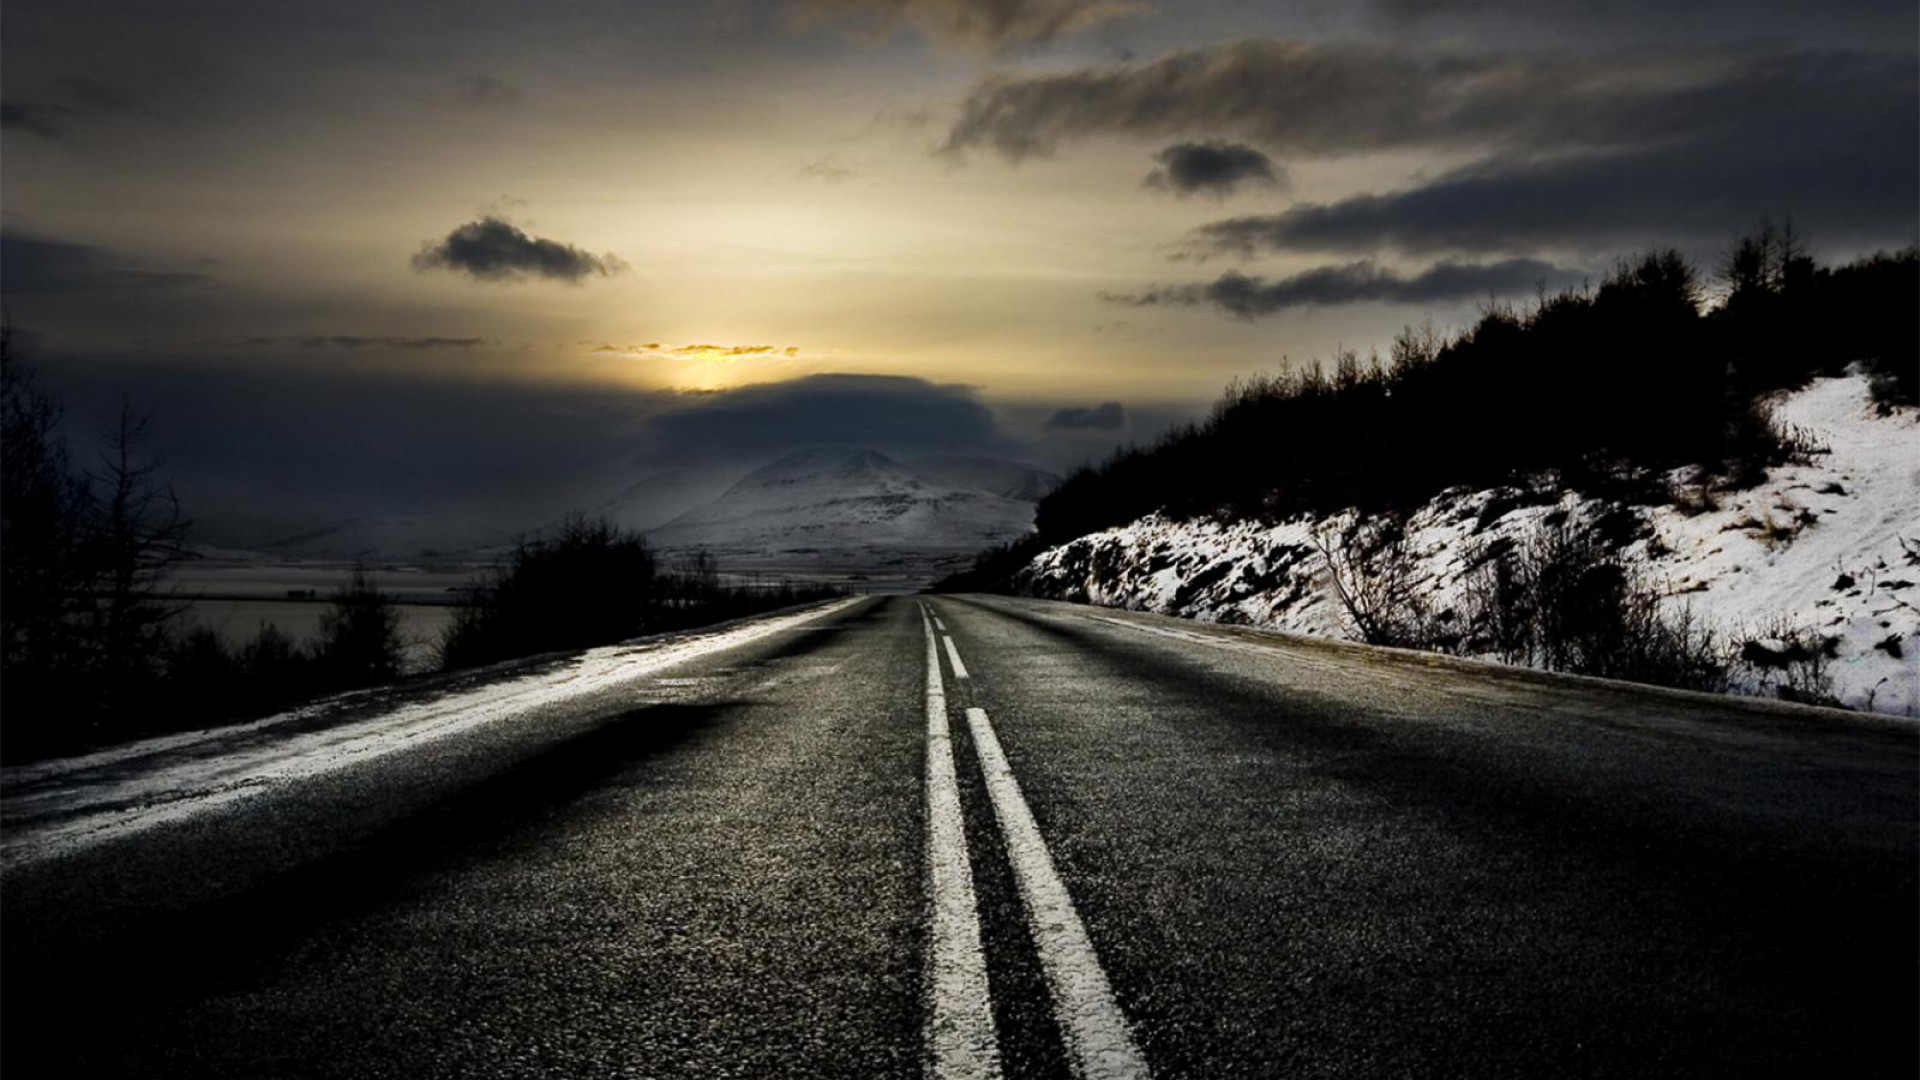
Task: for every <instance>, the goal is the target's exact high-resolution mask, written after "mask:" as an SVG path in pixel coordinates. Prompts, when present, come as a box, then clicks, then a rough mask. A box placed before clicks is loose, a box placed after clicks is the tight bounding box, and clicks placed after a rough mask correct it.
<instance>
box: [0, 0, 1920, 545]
mask: <svg viewBox="0 0 1920 1080" xmlns="http://www.w3.org/2000/svg"><path fill="white" fill-rule="evenodd" d="M1917 42H1920V13H1917V12H1916V8H1915V6H1914V5H1913V4H1912V3H1911V0H1826V2H1823V3H1818V4H1814V3H1806V2H1788V0H1697V2H1694V3H1689V4H1675V3H1671V2H1670V0H1354V2H1351V3H1335V2H1330V0H1328V2H1321V0H1303V2H1298V3H1262V2H1249V0H1215V2H1208V0H1193V2H1185V3H1180V4H1173V3H1167V2H1162V3H1151V2H1145V0H686V2H683V3H671V4H669V3H646V2H641V0H619V2H615V0H550V2H543V3H531V2H527V3H517V2H507V0H465V2H460V3H439V2H432V0H429V2H423V3H417V4H406V5H396V4H390V3H386V2H371V0H339V2H333V3H328V4H281V3H263V2H245V3H241V2H232V3H225V2H182V3H175V4H156V3H152V2H150V0H139V2H135V0H92V2H88V3H84V4H77V3H73V2H71V0H9V2H8V3H7V4H6V5H5V7H4V9H0V76H3V77H0V291H3V292H4V293H5V302H6V307H7V312H8V315H9V317H10V318H11V320H12V322H13V324H14V326H15V328H16V331H17V337H18V340H20V341H21V342H23V343H24V344H25V345H26V347H27V352H28V354H29V356H30V357H31V358H32V359H33V360H34V361H35V362H36V363H37V364H38V365H39V366H40V368H41V369H42V372H43V375H44V377H45V378H46V380H47V382H48V384H49V385H50V386H53V387H54V388H56V389H57V390H59V391H60V392H61V393H62V394H63V396H65V397H66V398H67V399H68V403H69V406H70V411H71V413H72V416H73V419H74V422H75V424H76V426H78V427H85V426H86V425H89V424H93V425H97V424H98V423H99V422H100V420H101V418H102V417H103V416H104V414H105V413H106V412H107V411H109V410H110V409H111V408H113V407H114V406H115V405H116V404H117V403H118V402H119V401H121V400H126V401H128V402H130V403H131V404H133V405H134V406H135V407H136V408H138V409H140V410H141V411H145V412H149V413H151V414H152V415H153V421H152V430H153V433H154V434H153V439H154V442H155V444H156V445H155V450H156V452H159V453H162V454H164V455H165V457H166V458H167V461H168V464H169V468H170V469H171V470H172V475H174V477H175V480H176V485H177V486H178V488H179V489H180V491H181V495H182V498H183V499H184V500H186V501H187V502H188V504H189V509H190V512H192V513H193V515H194V516H195V517H196V519H198V520H199V521H200V522H201V524H202V527H203V532H206V533H208V535H209V536H210V538H213V539H225V540H231V541H233V542H245V541H248V540H252V539H259V538H261V537H266V536H269V535H272V534H274V533H275V532H276V531H283V530H285V531H297V530H299V529H302V528H308V527H313V526H314V525H316V524H319V523H324V522H325V521H327V520H331V519H334V518H338V517H340V516H341V515H350V514H357V513H375V512H391V511H392V510H393V509H394V508H395V507H410V508H414V509H416V510H418V509H421V508H426V509H427V510H430V511H433V512H441V511H444V512H445V513H447V514H448V515H449V516H450V518H451V517H457V516H458V515H459V514H461V513H467V514H471V515H474V516H477V517H485V518H491V519H498V520H515V519H525V520H529V521H531V520H536V519H538V518H539V517H541V516H542V515H549V514H551V513H554V512H555V511H556V510H557V509H559V508H564V507H567V506H583V505H591V504H593V503H594V502H595V500H597V499H601V498H605V497H608V496H610V495H612V494H613V493H615V492H618V491H620V490H623V489H624V488H625V487H626V486H627V485H628V484H629V483H632V482H633V481H634V480H635V478H639V477H645V476H649V475H658V474H660V473H661V472H663V471H664V472H679V473H683V474H688V475H692V474H696V473H698V474H702V475H706V474H712V475H715V476H718V475H722V474H725V473H727V472H728V471H729V470H732V471H734V472H737V471H738V470H739V469H741V468H745V467H750V466H752V465H755V464H759V463H761V462H763V461H765V460H767V459H769V458H770V457H772V456H776V455H777V454H778V453H780V452H782V451H783V450H785V449H791V448H798V447H801V446H805V445H813V444H818V443H821V442H837V443H847V444H860V445H873V446H876V447H878V448H880V449H883V450H887V451H889V452H895V453H899V454H903V455H906V456H913V455H921V456H931V455H937V454H991V455H994V456H1004V457H1012V458H1018V459H1021V460H1027V461H1032V462H1036V463H1038V464H1042V465H1045V466H1047V467H1050V468H1053V469H1055V470H1065V469H1068V468H1070V467H1071V466H1072V465H1074V464H1075V463H1077V462H1079V461H1081V460H1084V459H1086V458H1087V457H1089V456H1097V455H1100V454H1104V453H1105V452H1107V451H1108V450H1110V449H1111V448H1112V447H1113V446H1115V445H1116V444H1118V443H1122V442H1125V441H1128V440H1133V439H1144V438H1150V437H1152V436H1153V435H1154V434H1156V433H1157V432H1159V431H1161V430H1163V429H1164V428H1165V427H1166V426H1167V425H1169V424H1171V423H1174V422H1177V421H1180V420H1183V419H1186V418H1190V417H1193V416H1197V415H1200V414H1201V413H1203V412H1204V410H1205V408H1206V406H1207V404H1208V402H1209V401H1210V400H1211V399H1212V398H1213V397H1214V396H1215V395H1216V394H1217V393H1218V392H1219V390H1220V389H1221V388H1222V386H1224V385H1225V384H1226V383H1227V382H1228V381H1229V380H1231V379H1233V378H1235V377H1236V376H1243V375H1246V374H1250V373H1254V372H1263V371H1272V370H1274V369H1276V368H1278V367H1281V366H1284V365H1286V364H1290V363H1302V362H1306V361H1308V360H1311V359H1313V358H1316V357H1326V356H1328V355H1330V354H1332V353H1333V352H1334V351H1335V350H1337V349H1340V348H1343V347H1350V348H1356V349H1359V350H1360V351H1361V352H1362V353H1364V352H1366V351H1368V350H1369V349H1372V348H1376V347H1377V348H1381V349H1384V348H1385V347H1386V346H1387V344H1388V343H1389V342H1390V341H1391V339H1392V337H1393V335H1394V333H1395V332H1396V331H1398V330H1399V329H1400V328H1401V327H1403V326H1406V325H1409V324H1420V323H1423V322H1426V321H1431V322H1432V323H1433V324H1434V325H1435V326H1437V327H1438V328H1440V329H1443V330H1444V329H1449V328H1455V327H1460V326H1464V325H1467V324H1470V323H1471V321H1472V320H1473V319H1474V317H1475V316H1476V314H1477V312H1478V311H1480V310H1481V309H1482V308H1483V307H1484V306H1485V305H1487V304H1488V303H1490V302H1496V301H1503V300H1504V301H1522V302H1524V301H1525V300H1526V299H1527V298H1529V297H1531V296H1533V295H1535V294H1536V293H1537V292H1538V291H1539V290H1540V289H1542V288H1557V287H1561V286H1565V285H1577V284H1580V283H1582V282H1586V281H1592V280H1594V279H1596V278H1597V277H1598V276H1600V275H1603V274H1604V273H1605V272H1606V270H1607V268H1608V267H1609V266H1611V265H1612V264H1613V262H1614V261H1615V260H1616V259H1618V258H1620V257H1622V256H1624V255H1627V254H1630V253H1632V252H1634V251H1637V250H1642V249H1644V248H1647V247H1649V246H1652V245H1672V246H1676V247H1678V248H1680V249H1681V250H1682V251H1683V252H1684V253H1686V254H1687V255H1688V256H1689V257H1691V258H1693V259H1694V260H1695V261H1696V262H1697V263H1698V264H1699V265H1701V266H1702V267H1703V268H1704V269H1707V270H1709V271H1710V270H1711V267H1712V264H1713V262H1714V260H1715V259H1716V258H1717V257H1718V254H1719V253H1720V252H1721V251H1723V250H1724V249H1725V248H1726V246H1727V245H1728V243H1729V242H1730V241H1731V240H1732V239H1733V238H1734V237H1735V236H1737V235H1738V234H1739V233H1741V232H1742V231H1743V230H1746V229H1748V228H1750V227H1752V226H1753V225H1754V224H1756V223H1757V222H1758V221H1759V220H1760V219H1762V218H1765V217H1771V218H1773V219H1776V220H1778V219H1785V218H1790V219H1791V220H1792V222H1793V223H1794V225H1795V227H1796V228H1797V229H1798V230H1799V231H1800V232H1801V233H1802V234H1803V235H1804V236H1805V237H1807V238H1808V240H1809V241H1810V243H1811V246H1812V248H1813V250H1814V252H1815V253H1816V254H1817V255H1818V256H1820V257H1822V258H1823V259H1827V260H1842V259H1846V258H1850V257H1853V256H1855V255H1858V254H1863V253H1866V252H1870V251H1872V250H1875V249H1878V248H1886V247H1900V246H1904V245H1906V244H1909V243H1912V242H1914V240H1915V237H1916V234H1917V233H1920V205H1917V203H1920V195H1916V192H1920V153H1917V152H1916V151H1917V150H1920V44H1916V43H1917Z"/></svg>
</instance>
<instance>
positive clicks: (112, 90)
mask: <svg viewBox="0 0 1920 1080" xmlns="http://www.w3.org/2000/svg"><path fill="white" fill-rule="evenodd" d="M53 85H54V87H55V88H56V89H57V90H58V91H59V92H60V94H61V95H62V96H64V97H65V98H66V99H67V100H69V101H71V102H73V103H74V105H76V106H78V107H79V108H81V109H84V110H86V111H88V112H96V113H123V112H130V111H132V110H133V109H134V107H135V106H137V105H139V103H140V102H139V99H138V98H137V97H135V96H134V94H133V92H132V91H130V90H128V89H127V88H125V87H123V86H117V85H115V84H113V83H108V82H101V81H100V80H99V79H86V78H65V79H56V80H55V81H54V84H53Z"/></svg>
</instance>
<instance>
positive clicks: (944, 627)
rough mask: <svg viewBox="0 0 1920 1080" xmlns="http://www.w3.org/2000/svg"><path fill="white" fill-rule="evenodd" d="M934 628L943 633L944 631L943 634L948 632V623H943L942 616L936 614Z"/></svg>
mask: <svg viewBox="0 0 1920 1080" xmlns="http://www.w3.org/2000/svg"><path fill="white" fill-rule="evenodd" d="M933 628H934V629H935V630H938V631H940V632H941V633H943V634H944V633H946V632H947V624H946V623H943V622H941V621H940V616H938V615H935V616H934V617H933Z"/></svg>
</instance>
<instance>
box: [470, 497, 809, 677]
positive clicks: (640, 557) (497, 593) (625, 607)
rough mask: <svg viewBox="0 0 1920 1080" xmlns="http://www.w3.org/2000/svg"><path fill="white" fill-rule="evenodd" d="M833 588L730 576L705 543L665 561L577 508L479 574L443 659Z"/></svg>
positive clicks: (520, 651)
mask: <svg viewBox="0 0 1920 1080" xmlns="http://www.w3.org/2000/svg"><path fill="white" fill-rule="evenodd" d="M837 595H839V591H838V590H836V589H833V588H830V587H827V586H823V585H806V584H793V583H781V584H777V585H772V586H763V585H751V586H750V585H743V584H734V585H729V584H726V583H725V582H724V580H723V579H722V577H721V574H720V570H719V564H718V563H717V562H716V561H715V560H714V558H713V556H712V555H711V554H708V553H706V552H697V553H694V554H692V555H690V556H688V557H686V558H685V559H683V560H681V561H680V562H678V563H677V564H675V565H672V566H664V567H663V566H661V565H660V564H659V560H658V559H657V558H656V557H655V555H654V552H653V551H652V549H651V548H649V547H648V546H647V542H646V539H645V538H644V537H643V536H641V535H640V534H639V533H636V532H631V531H629V530H625V529H621V528H619V527H618V526H616V525H614V524H613V523H612V522H610V521H608V520H606V519H605V518H600V517H587V516H584V515H573V516H570V517H568V518H566V519H565V520H563V521H562V522H561V523H560V524H559V525H558V526H557V527H555V528H554V529H552V530H550V531H549V532H548V533H546V534H545V535H543V536H541V537H538V538H536V539H532V540H523V541H521V543H520V544H519V545H518V546H517V547H515V549H514V551H513V554H512V555H511V556H510V557H509V559H508V560H507V562H506V563H505V564H504V565H503V566H501V567H500V568H498V569H497V570H495V571H494V572H493V573H492V574H490V575H488V576H487V577H486V578H484V579H482V580H481V581H479V582H476V583H475V584H474V586H473V587H472V588H471V589H470V590H469V597H468V602H467V603H466V604H465V605H463V606H462V607H461V608H460V610H459V612H458V614H457V615H456V616H455V618H454V622H453V624H452V625H451V626H450V627H449V628H448V630H447V633H446V636H445V637H444V638H443V639H442V641H441V646H440V658H441V665H442V666H443V667H445V668H448V669H454V668H465V667H474V666H477V665H481V664H490V663H494V662H496V661H500V660H508V659H512V658H515V657H521V656H531V655H534V654H537V653H546V652H556V651H560V650H566V649H582V648H588V647H591V646H594V645H605V644H609V643H611V642H616V641H621V640H624V639H626V638H630V637H636V636H638V635H640V634H652V633H662V632H666V631H671V630H681V629H686V628H689V627H695V626H706V625H711V624H713V623H716V622H722V621H725V620H727V619H734V618H741V617H744V616H747V615H753V614H757V613H760V612H764V611H772V610H776V609H779V608H783V607H789V606H792V605H794V604H802V603H808V602H811V601H815V600H823V599H826V598H828V597H831V596H837Z"/></svg>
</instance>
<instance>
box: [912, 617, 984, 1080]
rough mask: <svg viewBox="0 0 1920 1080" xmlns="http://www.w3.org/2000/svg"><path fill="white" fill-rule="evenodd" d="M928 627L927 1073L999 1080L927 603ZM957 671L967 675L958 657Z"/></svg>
mask: <svg viewBox="0 0 1920 1080" xmlns="http://www.w3.org/2000/svg"><path fill="white" fill-rule="evenodd" d="M920 624H921V627H922V629H924V630H925V631H926V637H927V867H928V873H927V887H928V891H929V892H930V893H931V895H932V926H931V927H930V928H929V934H928V953H929V955H928V963H927V973H928V974H927V1003H928V1004H927V1032H926V1039H927V1055H928V1056H927V1076H928V1077H929V1080H996V1078H998V1077H999V1076H1000V1044H999V1041H998V1039H997V1037H996V1036H995V1033H994V1027H993V1003H992V999H991V998H990V997H989V996H988V990H987V960H986V953H985V952H984V951H983V950H982V949H981V946H980V908H979V904H978V902H977V901H976V900H975V899H974V893H973V864H972V861H971V860H970V859H969V858H968V857H967V833H966V825H965V820H964V819H963V818H962V816H961V813H960V788H959V785H958V784H957V783H956V782H955V780H954V768H953V738H952V735H951V733H950V732H949V730H948V727H947V694H946V689H945V687H944V685H943V684H942V683H941V681H940V651H939V649H938V648H937V647H936V646H935V644H934V634H933V626H932V624H931V623H929V622H928V621H927V608H926V605H924V604H922V605H921V607H920ZM947 648H948V649H949V650H951V649H952V648H953V639H952V638H948V639H947ZM954 670H955V672H956V673H958V674H961V675H962V676H964V674H965V672H964V670H963V669H962V668H961V667H960V660H959V657H958V656H955V657H954Z"/></svg>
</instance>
